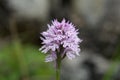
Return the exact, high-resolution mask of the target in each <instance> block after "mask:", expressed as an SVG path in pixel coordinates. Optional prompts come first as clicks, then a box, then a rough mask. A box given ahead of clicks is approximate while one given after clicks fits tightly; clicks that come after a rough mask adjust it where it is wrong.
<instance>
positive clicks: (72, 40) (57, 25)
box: [39, 19, 82, 62]
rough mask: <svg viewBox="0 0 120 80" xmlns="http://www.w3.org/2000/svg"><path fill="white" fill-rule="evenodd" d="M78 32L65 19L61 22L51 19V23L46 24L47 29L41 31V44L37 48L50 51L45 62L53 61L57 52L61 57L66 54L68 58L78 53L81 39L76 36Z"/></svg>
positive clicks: (45, 51)
mask: <svg viewBox="0 0 120 80" xmlns="http://www.w3.org/2000/svg"><path fill="white" fill-rule="evenodd" d="M78 33H79V32H78V30H76V29H75V26H74V25H73V24H72V23H70V22H69V21H66V20H65V19H63V20H62V21H61V22H59V21H58V20H53V21H52V24H51V25H49V24H48V30H47V31H45V32H43V33H41V34H42V36H43V37H40V38H41V40H42V41H43V42H42V44H43V46H42V47H41V48H40V49H39V50H40V51H42V52H43V53H47V52H50V53H49V54H48V55H47V57H46V62H51V61H55V60H56V59H57V54H59V55H60V56H61V57H64V56H67V57H68V58H69V59H73V58H75V57H76V56H77V55H79V52H80V48H79V43H80V42H81V41H82V40H81V39H80V38H78V36H77V35H78Z"/></svg>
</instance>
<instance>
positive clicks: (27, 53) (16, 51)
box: [0, 41, 54, 80]
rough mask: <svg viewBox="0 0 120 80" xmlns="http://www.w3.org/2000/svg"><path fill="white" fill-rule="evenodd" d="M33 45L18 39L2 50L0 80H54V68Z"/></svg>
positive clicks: (0, 55)
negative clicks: (22, 42) (20, 41)
mask: <svg viewBox="0 0 120 80" xmlns="http://www.w3.org/2000/svg"><path fill="white" fill-rule="evenodd" d="M38 49H39V48H38V47H35V46H33V45H21V44H20V43H19V42H18V41H16V42H13V43H11V44H9V45H6V46H5V47H4V48H2V49H1V50H0V80H53V78H54V77H53V74H54V69H53V66H51V65H50V64H48V63H45V62H44V58H45V56H44V54H42V53H41V52H39V51H38Z"/></svg>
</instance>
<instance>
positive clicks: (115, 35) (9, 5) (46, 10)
mask: <svg viewBox="0 0 120 80" xmlns="http://www.w3.org/2000/svg"><path fill="white" fill-rule="evenodd" d="M63 18H66V19H67V20H70V21H71V22H73V24H75V25H76V26H77V28H78V29H79V32H80V34H79V37H80V38H81V39H83V42H82V43H81V44H80V46H81V50H82V51H81V53H80V54H81V56H80V57H77V58H76V59H74V60H72V61H71V60H68V59H67V58H66V59H64V61H63V64H62V70H61V80H120V0H0V80H55V67H54V64H51V63H45V62H44V58H45V55H44V54H42V53H41V52H39V51H38V49H39V48H40V47H41V40H40V39H39V37H40V33H41V32H42V31H44V30H46V29H47V24H48V23H50V22H51V20H53V19H58V20H59V21H61V20H62V19H63Z"/></svg>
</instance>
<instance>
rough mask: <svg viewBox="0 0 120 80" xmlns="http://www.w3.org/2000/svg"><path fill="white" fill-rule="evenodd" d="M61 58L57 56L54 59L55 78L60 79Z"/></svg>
mask: <svg viewBox="0 0 120 80" xmlns="http://www.w3.org/2000/svg"><path fill="white" fill-rule="evenodd" d="M60 69H61V58H60V56H58V58H57V60H56V80H60Z"/></svg>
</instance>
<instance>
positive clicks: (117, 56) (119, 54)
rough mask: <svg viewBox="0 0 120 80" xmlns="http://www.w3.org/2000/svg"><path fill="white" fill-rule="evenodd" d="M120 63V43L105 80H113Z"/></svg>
mask: <svg viewBox="0 0 120 80" xmlns="http://www.w3.org/2000/svg"><path fill="white" fill-rule="evenodd" d="M119 63H120V42H119V44H118V45H117V47H116V50H115V53H114V55H113V58H112V65H111V66H110V68H109V69H108V71H107V72H106V74H105V76H104V78H103V80H113V78H112V77H113V75H114V74H115V72H116V67H117V66H118V64H119Z"/></svg>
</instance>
